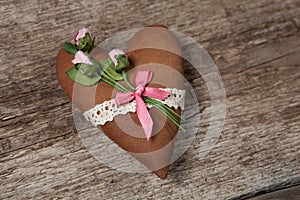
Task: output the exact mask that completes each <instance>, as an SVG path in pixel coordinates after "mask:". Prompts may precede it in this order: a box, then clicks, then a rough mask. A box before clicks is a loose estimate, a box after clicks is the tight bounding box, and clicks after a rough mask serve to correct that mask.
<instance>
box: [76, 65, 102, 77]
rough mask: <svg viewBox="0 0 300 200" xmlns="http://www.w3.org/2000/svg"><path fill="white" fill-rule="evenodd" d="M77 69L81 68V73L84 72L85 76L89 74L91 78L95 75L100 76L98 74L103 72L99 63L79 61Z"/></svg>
mask: <svg viewBox="0 0 300 200" xmlns="http://www.w3.org/2000/svg"><path fill="white" fill-rule="evenodd" d="M76 69H78V70H79V72H80V73H82V74H83V75H85V76H88V77H90V78H93V77H94V76H98V74H101V73H100V72H101V68H100V66H99V65H98V64H96V63H95V64H93V65H89V64H85V63H79V64H77V65H76Z"/></svg>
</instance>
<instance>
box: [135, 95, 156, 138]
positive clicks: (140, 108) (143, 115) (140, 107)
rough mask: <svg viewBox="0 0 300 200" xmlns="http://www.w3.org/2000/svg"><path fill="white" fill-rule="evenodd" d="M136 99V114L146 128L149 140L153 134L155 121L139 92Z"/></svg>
mask: <svg viewBox="0 0 300 200" xmlns="http://www.w3.org/2000/svg"><path fill="white" fill-rule="evenodd" d="M135 100H136V114H137V116H138V118H139V120H140V122H141V125H142V127H143V129H144V132H145V134H146V137H147V140H149V139H150V137H151V134H152V128H153V121H152V119H151V116H150V114H149V112H148V109H147V107H146V104H145V102H144V100H143V99H142V97H141V96H140V95H138V94H135Z"/></svg>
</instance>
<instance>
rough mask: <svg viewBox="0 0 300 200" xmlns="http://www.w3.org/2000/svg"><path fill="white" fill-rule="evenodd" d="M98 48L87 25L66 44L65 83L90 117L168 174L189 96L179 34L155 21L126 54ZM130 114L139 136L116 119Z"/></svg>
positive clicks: (60, 62)
mask: <svg viewBox="0 0 300 200" xmlns="http://www.w3.org/2000/svg"><path fill="white" fill-rule="evenodd" d="M97 48H98V47H95V46H94V38H93V37H92V34H91V32H90V31H89V30H88V29H81V30H80V31H79V32H78V34H76V37H75V38H74V42H73V43H66V44H65V45H64V49H62V50H60V51H59V53H58V55H57V58H56V74H57V79H58V82H59V84H60V85H61V87H62V89H63V90H64V92H65V94H66V95H67V96H68V97H69V98H70V99H71V100H72V102H73V103H75V105H76V106H77V107H78V108H79V109H80V110H81V111H82V112H83V114H84V116H85V117H86V119H87V120H89V121H90V122H91V123H92V124H94V125H95V126H97V127H99V128H101V129H102V131H103V132H104V133H105V135H106V136H107V137H109V138H110V139H111V140H112V141H114V142H115V143H116V144H117V145H118V146H119V147H120V148H122V149H124V150H125V151H127V152H128V153H130V154H131V155H132V156H134V157H135V158H136V159H137V160H139V161H140V162H141V163H142V164H144V165H145V166H146V167H148V168H149V169H150V170H151V171H153V172H154V173H155V174H156V175H157V176H159V177H160V178H166V177H167V174H168V170H169V163H170V160H171V156H172V150H173V149H172V148H173V145H172V143H173V139H174V137H175V136H176V134H177V132H178V130H179V128H182V127H181V126H180V120H181V117H180V114H181V109H180V108H182V109H183V106H184V94H185V93H184V92H185V91H184V84H183V76H182V74H183V60H182V58H181V56H180V47H179V44H178V42H177V40H176V38H175V37H174V36H173V35H172V33H171V32H170V31H169V30H168V29H167V28H166V27H165V26H163V25H152V26H148V27H145V28H143V29H141V30H140V31H138V32H137V33H136V34H135V35H134V36H133V37H132V38H131V39H130V40H129V41H128V43H127V49H126V51H125V52H126V54H124V52H123V51H121V50H118V49H117V50H116V49H115V50H112V51H111V52H105V51H103V50H102V49H100V48H98V49H97ZM91 50H92V52H91ZM90 52H91V53H90ZM89 53H90V54H89ZM91 54H92V55H91ZM91 57H92V58H91ZM95 63H96V64H95ZM105 66H110V67H105ZM121 72H123V73H121ZM75 75H76V76H77V78H78V77H79V78H78V79H75V78H74V76H75ZM126 83H128V84H127V85H126ZM112 86H114V87H112ZM123 87H124V88H123ZM116 88H117V89H119V90H120V91H118V90H116ZM107 106H111V108H110V109H105V107H107ZM107 110H108V111H107ZM128 117H130V118H131V119H132V121H133V122H134V123H135V124H137V125H138V126H139V127H141V128H140V129H139V131H138V132H137V133H135V134H136V135H133V134H128V132H127V131H125V129H126V128H125V129H124V128H123V127H122V126H120V124H118V123H116V120H115V119H117V120H118V121H125V122H126V120H128ZM162 120H164V121H163V122H164V123H163V125H162V127H161V126H159V125H158V124H161V121H162ZM124 124H126V123H124ZM126 130H128V129H126ZM135 132H136V131H135ZM161 149H163V151H161V152H160V153H159V154H152V155H151V156H147V153H151V152H156V151H159V150H161ZM153 155H154V156H153Z"/></svg>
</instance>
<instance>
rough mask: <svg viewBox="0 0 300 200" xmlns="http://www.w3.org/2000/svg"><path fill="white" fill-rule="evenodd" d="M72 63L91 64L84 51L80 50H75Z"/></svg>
mask: <svg viewBox="0 0 300 200" xmlns="http://www.w3.org/2000/svg"><path fill="white" fill-rule="evenodd" d="M72 63H73V64H77V63H84V64H88V65H92V64H93V63H92V62H91V61H90V60H89V58H88V57H87V55H86V54H85V53H83V52H82V51H77V53H76V54H75V58H74V60H72Z"/></svg>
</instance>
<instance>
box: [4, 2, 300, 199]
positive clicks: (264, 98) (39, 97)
mask: <svg viewBox="0 0 300 200" xmlns="http://www.w3.org/2000/svg"><path fill="white" fill-rule="evenodd" d="M0 13H1V14H0V27H1V29H0V38H1V42H0V61H1V62H0V63H1V67H0V117H1V121H0V160H1V163H0V181H1V183H0V191H1V193H0V199H35V198H36V199H243V198H247V197H251V196H254V195H255V194H259V193H262V192H264V191H265V192H266V191H273V190H276V189H279V188H285V187H288V186H293V185H297V184H299V183H300V160H299V158H300V135H299V132H300V70H299V69H300V68H299V63H300V57H299V53H300V34H299V32H300V31H299V28H300V2H299V1H297V0H286V1H279V0H264V1H258V0H257V1H250V0H246V1H235V0H227V1H209V0H204V1H183V0H181V1H170V0H168V1H124V0H120V1H115V0H112V1H107V0H103V1H101V2H100V1H96V0H92V1H70V0H64V1H56V0H55V1H37V0H31V1H28V0H27V1H26V0H24V1H12V0H8V1H1V2H0ZM153 23H162V24H165V25H167V26H168V27H170V28H171V29H174V30H176V31H179V32H182V33H184V34H186V35H188V36H190V37H192V38H193V39H195V40H196V41H198V42H199V43H200V44H201V45H202V46H204V47H205V48H206V49H207V50H208V52H209V53H210V54H211V55H212V57H213V58H214V60H215V62H216V64H217V65H218V67H219V69H220V73H221V75H222V78H223V81H224V84H225V89H226V94H227V117H226V122H225V126H224V129H223V132H222V135H221V137H220V138H219V140H218V143H217V144H216V146H215V148H214V149H213V150H212V151H211V152H210V153H209V154H208V155H207V156H206V157H205V158H203V159H200V158H199V156H198V155H199V149H200V143H201V141H202V139H203V135H204V134H205V131H206V129H207V127H208V125H209V124H208V123H209V117H210V114H211V107H210V98H209V95H208V90H207V88H206V86H205V82H204V81H203V79H202V78H201V77H196V76H195V75H194V73H193V70H192V69H190V68H188V67H187V69H186V77H187V78H188V79H189V81H190V83H191V84H192V85H193V87H194V88H195V91H196V94H197V98H198V99H199V101H200V103H201V106H202V108H203V109H202V121H201V127H200V129H199V130H200V131H199V133H198V134H197V137H196V138H195V140H194V141H193V144H192V146H191V147H190V148H189V150H188V151H187V152H186V153H185V154H184V155H183V156H182V157H181V158H180V159H179V160H178V161H176V162H175V163H174V164H173V165H171V169H170V173H169V177H168V178H167V179H166V180H159V179H158V178H156V176H154V175H152V174H150V173H149V174H144V175H140V174H127V173H123V172H119V171H116V170H112V169H109V168H107V167H106V166H104V165H103V164H101V163H100V162H99V161H97V160H96V159H95V158H93V157H92V156H91V155H90V154H89V152H88V151H87V150H86V149H85V147H84V145H83V144H82V142H81V141H80V138H79V137H78V135H77V132H76V129H75V126H74V123H73V118H72V109H71V103H70V102H69V101H68V99H67V98H66V97H65V96H64V94H63V92H62V90H61V89H60V87H59V85H58V83H57V80H56V76H55V56H56V54H57V52H58V50H59V49H60V48H61V47H62V45H63V43H64V41H66V40H70V39H71V38H72V36H73V35H74V33H75V32H76V30H78V29H79V28H81V27H89V28H90V29H91V30H93V32H94V35H95V36H96V37H97V41H98V42H100V41H102V40H104V39H105V38H107V37H109V36H111V35H113V34H116V33H118V32H119V31H123V30H127V29H131V28H137V27H143V26H145V25H149V24H153Z"/></svg>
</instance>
